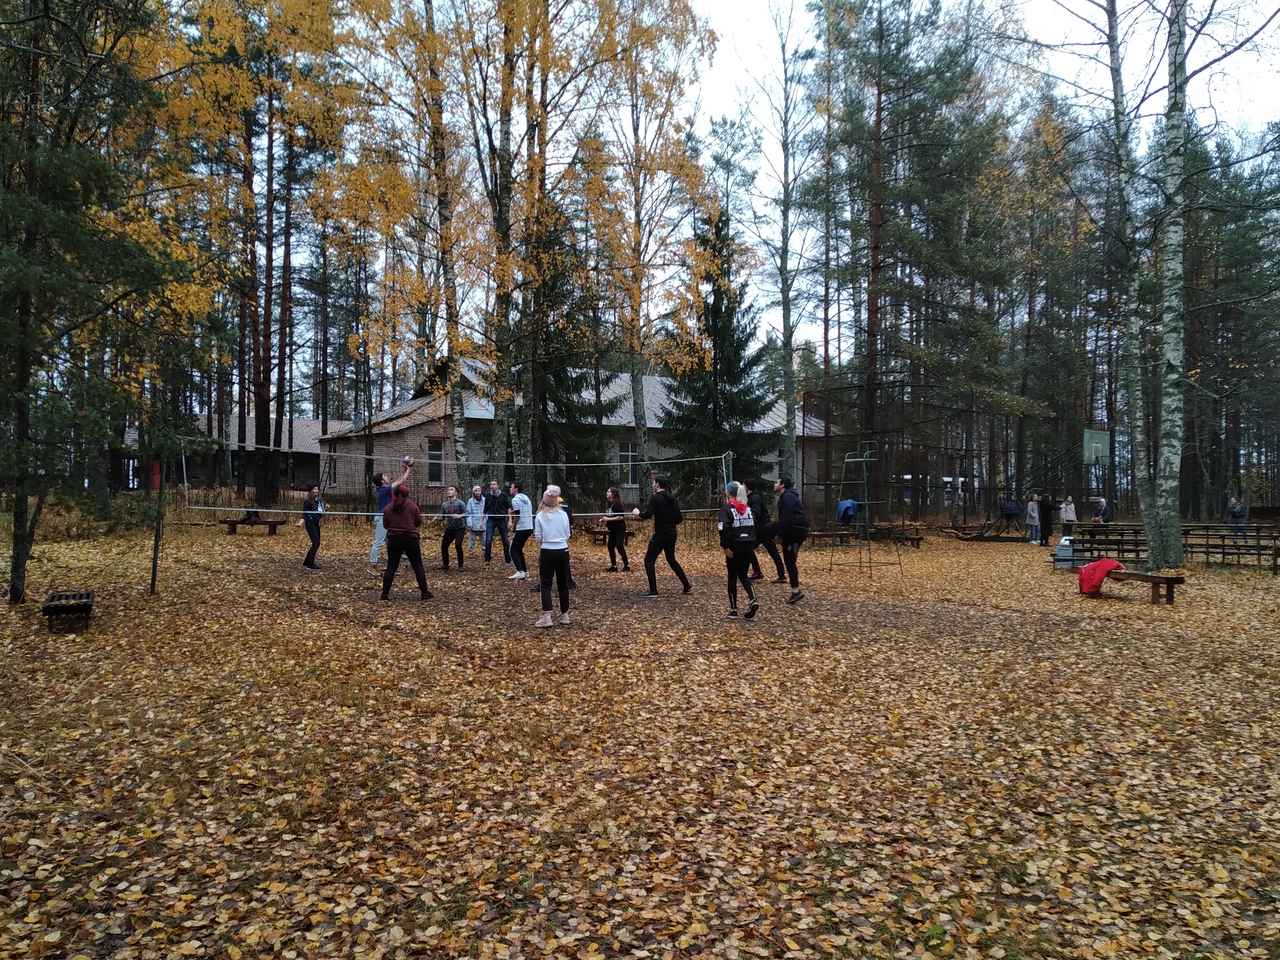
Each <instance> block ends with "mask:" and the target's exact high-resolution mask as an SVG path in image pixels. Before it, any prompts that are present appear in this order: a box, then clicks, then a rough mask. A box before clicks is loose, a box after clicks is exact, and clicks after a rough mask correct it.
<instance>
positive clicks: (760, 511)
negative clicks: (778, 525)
mask: <svg viewBox="0 0 1280 960" xmlns="http://www.w3.org/2000/svg"><path fill="white" fill-rule="evenodd" d="M747 506H748V507H750V508H751V515H752V516H753V517H755V518H756V525H757V526H764V525H765V524H766V523H768V522H769V508H768V507H767V506H766V505H765V502H764V494H763V493H759V492H757V491H755V490H753V491H751V492H750V493H748V494H747Z"/></svg>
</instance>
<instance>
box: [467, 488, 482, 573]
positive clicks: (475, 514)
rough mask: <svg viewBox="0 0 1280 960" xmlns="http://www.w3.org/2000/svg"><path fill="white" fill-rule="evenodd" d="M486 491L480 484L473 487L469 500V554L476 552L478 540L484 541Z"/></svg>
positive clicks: (472, 555)
mask: <svg viewBox="0 0 1280 960" xmlns="http://www.w3.org/2000/svg"><path fill="white" fill-rule="evenodd" d="M486 526H487V524H486V523H485V520H484V491H483V490H482V489H480V487H479V485H477V486H474V487H472V488H471V498H470V499H469V500H467V556H469V557H474V556H475V554H476V541H479V542H480V543H484V528H485V527H486Z"/></svg>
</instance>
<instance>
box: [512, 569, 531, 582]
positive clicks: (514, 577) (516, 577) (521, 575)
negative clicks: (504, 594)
mask: <svg viewBox="0 0 1280 960" xmlns="http://www.w3.org/2000/svg"><path fill="white" fill-rule="evenodd" d="M527 576H528V574H527V573H525V572H524V571H523V570H517V571H516V572H515V573H513V574H511V576H509V577H507V579H508V580H523V579H524V578H525V577H527Z"/></svg>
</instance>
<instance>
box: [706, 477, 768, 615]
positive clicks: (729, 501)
mask: <svg viewBox="0 0 1280 960" xmlns="http://www.w3.org/2000/svg"><path fill="white" fill-rule="evenodd" d="M716 529H717V530H719V531H720V546H721V548H722V549H723V550H724V566H725V570H726V571H727V573H728V590H729V612H728V614H726V616H727V618H728V619H730V620H737V619H738V584H739V583H741V584H742V589H743V590H744V591H746V594H747V601H748V604H747V612H746V614H745V615H744V616H745V618H746V619H747V620H752V619H754V618H755V615H756V611H758V610H759V609H760V603H759V601H757V600H756V592H755V589H754V588H753V587H752V585H751V577H750V576H749V575H748V574H749V571H750V570H751V558H752V557H754V556H755V550H756V520H755V517H754V516H753V515H752V513H751V507H749V506H748V505H747V488H746V487H744V486H743V485H742V484H740V483H735V482H734V481H732V480H730V481H729V483H728V485H727V486H726V487H725V500H724V506H722V507H721V508H720V517H719V520H718V521H717V523H716Z"/></svg>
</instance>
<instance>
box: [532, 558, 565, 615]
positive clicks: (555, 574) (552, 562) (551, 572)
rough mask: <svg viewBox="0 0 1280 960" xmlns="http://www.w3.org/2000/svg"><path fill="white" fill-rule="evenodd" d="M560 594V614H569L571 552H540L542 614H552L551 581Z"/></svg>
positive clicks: (539, 571)
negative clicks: (554, 582)
mask: <svg viewBox="0 0 1280 960" xmlns="http://www.w3.org/2000/svg"><path fill="white" fill-rule="evenodd" d="M553 578H554V579H555V581H556V586H557V588H558V589H559V592H560V612H561V613H568V612H569V579H570V575H569V551H568V550H539V551H538V581H539V583H538V586H539V589H540V591H541V593H542V612H543V613H550V612H551V580H552V579H553Z"/></svg>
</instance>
